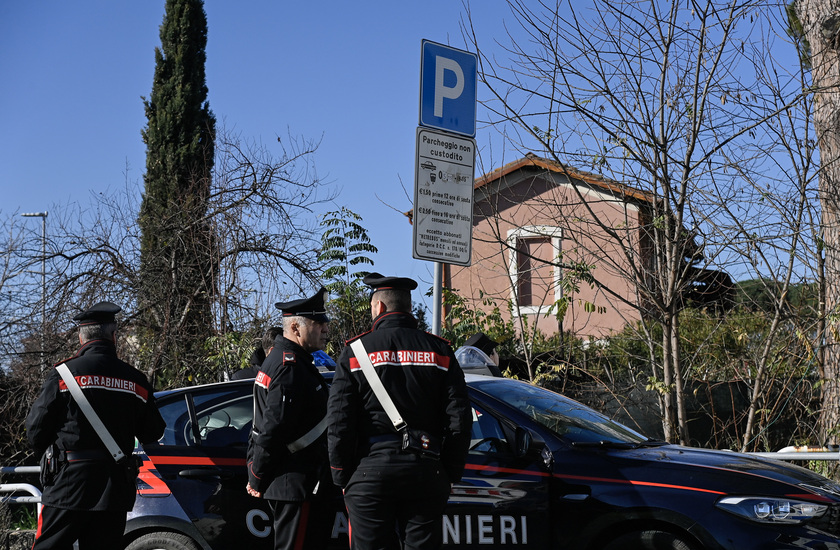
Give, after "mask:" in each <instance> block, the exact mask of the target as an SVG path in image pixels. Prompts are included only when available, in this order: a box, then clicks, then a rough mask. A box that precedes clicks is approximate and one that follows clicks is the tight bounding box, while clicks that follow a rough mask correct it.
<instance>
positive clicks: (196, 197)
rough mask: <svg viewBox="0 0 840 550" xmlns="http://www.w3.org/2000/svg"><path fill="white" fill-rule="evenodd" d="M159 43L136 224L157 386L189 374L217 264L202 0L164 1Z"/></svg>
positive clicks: (194, 370)
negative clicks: (209, 219) (210, 207)
mask: <svg viewBox="0 0 840 550" xmlns="http://www.w3.org/2000/svg"><path fill="white" fill-rule="evenodd" d="M160 40H161V47H160V48H157V49H156V50H155V74H154V80H153V83H152V93H151V96H150V98H149V99H144V105H145V108H146V118H147V119H148V124H147V125H146V128H145V129H144V130H143V132H142V135H143V142H144V143H145V144H146V173H145V174H144V176H143V180H144V184H145V192H144V195H143V202H142V205H141V207H140V213H139V217H138V222H139V225H140V229H141V232H142V237H141V243H140V281H139V287H140V288H139V290H140V292H139V300H138V302H139V305H140V310H141V319H140V321H141V324H142V325H143V327H144V328H145V331H144V332H145V334H144V336H145V338H144V339H145V340H146V341H148V342H150V344H149V347H148V348H147V349H146V350H145V351H146V353H145V358H144V359H145V361H144V362H145V363H146V365H147V366H148V367H149V368H150V370H151V371H152V374H153V378H154V379H157V380H160V382H161V383H162V384H163V385H170V384H179V383H184V382H186V381H195V380H196V378H197V377H198V371H200V370H203V369H204V368H205V366H206V365H203V361H202V359H203V357H202V354H203V342H204V339H205V337H206V335H207V332H208V330H210V329H212V326H213V316H212V310H211V304H212V297H213V292H214V289H215V287H216V284H215V278H216V273H217V269H216V268H215V265H216V259H215V257H216V255H215V253H214V248H215V240H216V238H215V235H214V230H213V228H212V226H211V225H210V224H209V223H208V222H207V220H206V214H207V209H208V199H209V195H210V182H211V174H212V170H213V159H214V139H215V126H216V120H215V117H214V116H213V113H212V112H211V111H210V107H209V104H208V103H207V94H208V90H207V85H206V82H205V81H206V79H205V70H204V65H205V61H206V54H205V48H206V46H207V17H206V15H205V13H204V5H203V2H202V0H167V2H166V15H165V16H164V20H163V23H162V25H161V27H160Z"/></svg>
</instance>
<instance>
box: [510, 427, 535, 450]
mask: <svg viewBox="0 0 840 550" xmlns="http://www.w3.org/2000/svg"><path fill="white" fill-rule="evenodd" d="M515 443H516V445H515V449H514V452H515V454H516V456H517V457H523V456H525V455H527V454H528V452H529V451H530V450H531V447H532V446H533V445H534V436H533V435H531V432H530V430H528V429H527V428H523V427H522V426H517V427H516V442H515Z"/></svg>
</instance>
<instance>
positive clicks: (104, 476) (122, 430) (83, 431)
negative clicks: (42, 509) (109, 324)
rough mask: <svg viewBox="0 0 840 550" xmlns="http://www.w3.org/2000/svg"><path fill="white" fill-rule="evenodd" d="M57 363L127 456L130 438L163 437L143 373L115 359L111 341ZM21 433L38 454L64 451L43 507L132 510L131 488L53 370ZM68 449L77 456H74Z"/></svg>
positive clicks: (91, 345)
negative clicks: (51, 449) (53, 447)
mask: <svg viewBox="0 0 840 550" xmlns="http://www.w3.org/2000/svg"><path fill="white" fill-rule="evenodd" d="M64 363H66V364H67V367H68V368H69V369H70V372H71V373H72V374H73V377H74V378H75V379H76V381H77V382H78V384H79V386H80V387H81V388H82V392H83V393H84V395H85V397H87V399H88V401H89V402H90V404H91V407H93V410H94V411H96V413H97V415H98V416H99V418H100V419H101V420H102V422H103V423H104V424H105V427H106V428H107V429H108V431H109V432H110V433H111V436H112V437H113V438H114V441H116V442H117V445H119V447H120V449H121V450H122V452H123V453H124V454H125V455H126V456H130V455H131V453H132V451H133V450H134V439H135V438H137V439H138V440H139V441H140V442H141V443H151V442H154V441H157V440H158V439H159V438H160V437H161V436H162V435H163V430H164V428H165V427H166V424H165V423H164V421H163V418H162V417H161V415H160V412H158V409H157V405H156V404H155V398H154V395H153V393H152V386H151V385H150V384H149V382H148V381H147V380H146V377H145V375H143V373H141V372H140V371H138V370H137V369H135V368H134V367H132V366H131V365H129V364H128V363H126V362H124V361H121V360H120V359H118V358H117V351H116V348H115V346H114V343H113V342H111V341H110V340H92V341H89V342H87V343H86V344H84V345H83V346H82V347H81V348H80V349H79V351H78V352H76V355H75V356H73V357H72V358H70V359H67V360H66V361H64ZM26 433H27V436H28V438H29V443H30V444H31V445H32V448H33V449H34V450H35V453H36V455H37V456H41V455H43V454H44V451H45V450H46V449H47V447H48V446H50V445H51V444H53V443H55V444H56V445H57V446H58V447H59V449H61V450H62V451H64V452H63V453H61V456H62V458H63V460H61V462H60V471H59V472H58V475H57V477H56V479H55V482H54V483H53V484H52V485H50V486H47V487H45V488H44V492H43V496H42V499H41V501H42V503H43V504H45V505H48V506H53V507H55V508H63V509H67V510H106V509H107V510H117V509H124V510H131V508H132V506H133V504H134V498H135V496H136V487H135V486H134V485H133V484H132V483H130V482H129V481H128V479H127V477H126V475H125V474H124V471H125V468H124V467H123V466H122V465H118V464H117V463H116V462H115V461H114V459H113V458H111V455H110V454H109V453H108V451H107V449H106V448H105V444H104V443H102V440H101V439H100V438H99V436H98V435H97V433H96V431H95V430H94V429H93V427H91V425H90V423H89V422H88V420H87V418H86V417H85V416H84V413H83V412H82V411H81V409H79V406H78V405H77V404H76V400H75V399H73V397H72V396H71V395H70V392H69V390H68V389H67V387H66V385H65V384H64V381H63V380H62V379H61V376H59V374H58V372H57V371H56V370H53V371H52V372H50V373H49V375H48V376H47V380H46V382H44V386H43V388H42V389H41V394H40V395H39V396H38V398H37V399H36V400H35V403H34V404H33V405H32V409H31V410H30V411H29V416H28V417H27V419H26ZM68 451H69V454H68ZM80 451H81V453H80ZM74 453H75V456H77V457H78V456H80V455H81V456H82V458H83V459H75V458H74ZM68 457H69V460H68V459H67V458H68Z"/></svg>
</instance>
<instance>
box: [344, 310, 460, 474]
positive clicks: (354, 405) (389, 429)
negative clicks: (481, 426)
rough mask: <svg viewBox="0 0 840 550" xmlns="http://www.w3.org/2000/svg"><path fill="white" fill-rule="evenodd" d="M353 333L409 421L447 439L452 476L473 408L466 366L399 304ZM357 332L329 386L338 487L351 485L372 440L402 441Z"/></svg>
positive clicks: (446, 463) (444, 453)
mask: <svg viewBox="0 0 840 550" xmlns="http://www.w3.org/2000/svg"><path fill="white" fill-rule="evenodd" d="M356 338H361V340H362V343H363V344H364V346H365V349H366V350H367V352H368V355H369V357H370V359H371V362H372V363H373V366H374V369H375V370H376V372H377V374H379V377H380V379H381V380H382V385H383V386H385V389H386V390H387V391H388V394H389V395H390V396H391V400H392V401H393V402H394V404H395V406H396V407H397V410H398V411H399V412H400V415H401V416H402V418H403V420H405V422H406V424H407V425H408V427H409V428H412V429H418V430H424V431H426V432H428V433H430V434H432V435H433V436H436V437H438V438H441V439H442V440H443V444H442V448H441V457H440V459H441V462H442V465H443V467H444V470H445V471H446V474H447V477H448V478H449V481H450V482H451V483H454V482H456V481H458V480H460V479H461V474H462V473H463V470H464V463H465V461H466V454H467V450H468V446H469V441H470V429H471V426H472V411H471V409H470V404H469V398H468V396H467V387H466V383H465V382H464V374H463V372H462V371H461V367H460V366H459V365H458V361H457V359H455V355H454V353H453V352H452V348H451V347H450V346H449V343H448V342H447V341H446V340H444V339H443V338H439V337H437V336H434V335H432V334H429V333H427V332H424V331H421V330H418V329H417V321H416V320H415V319H414V317H412V316H411V315H409V314H408V313H401V312H386V313H383V314H382V315H380V316H379V317H377V318H376V319H375V320H374V322H373V330H372V331H371V332H368V333H366V334H363V335H361V336H357V337H356ZM356 338H354V339H353V340H355V339H356ZM353 340H350V341H349V342H348V346H347V347H345V348H344V351H343V352H342V353H341V357H339V361H338V366H337V367H336V371H335V377H334V378H333V383H332V387H331V388H330V403H329V421H330V423H329V428H328V430H329V453H330V466H331V472H332V478H333V481H334V482H335V484H336V485H339V486H341V487H345V486H347V484H348V483H349V481H350V478H351V476H352V475H353V472H354V471H355V470H356V467H357V466H358V465H359V462H360V461H361V459H362V458H364V457H365V456H367V454H368V453H369V451H370V449H371V446H372V445H373V444H375V445H377V452H378V449H379V448H380V447H381V446H382V445H391V446H392V448H393V452H399V448H400V438H399V437H398V435H397V432H396V429H395V428H394V425H393V423H392V422H391V419H390V418H389V417H388V415H387V413H386V412H385V410H384V409H383V408H382V406H381V405H380V404H379V400H378V399H377V397H376V395H375V394H374V393H373V390H372V389H371V387H370V384H368V382H367V379H366V378H365V375H364V373H363V372H362V370H361V367H360V366H359V364H358V361H357V360H356V357H355V356H354V354H353V350H352V349H351V348H350V346H349V343H350V342H352V341H353ZM389 436H391V437H389ZM380 441H385V443H382V444H380V443H378V442H380ZM388 441H391V442H393V443H388Z"/></svg>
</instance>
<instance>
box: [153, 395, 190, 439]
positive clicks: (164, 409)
mask: <svg viewBox="0 0 840 550" xmlns="http://www.w3.org/2000/svg"><path fill="white" fill-rule="evenodd" d="M158 409H159V410H160V415H161V416H162V417H163V420H164V421H165V422H166V429H165V430H164V431H163V437H161V438H160V441H159V442H158V443H160V444H161V445H186V444H187V440H186V438H185V431H184V426H186V425H187V424H188V422H189V420H190V415H189V412H188V409H187V400H186V396H185V395H182V396H180V399H173V400H172V401H168V402H165V403H158ZM190 439H192V438H190Z"/></svg>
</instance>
